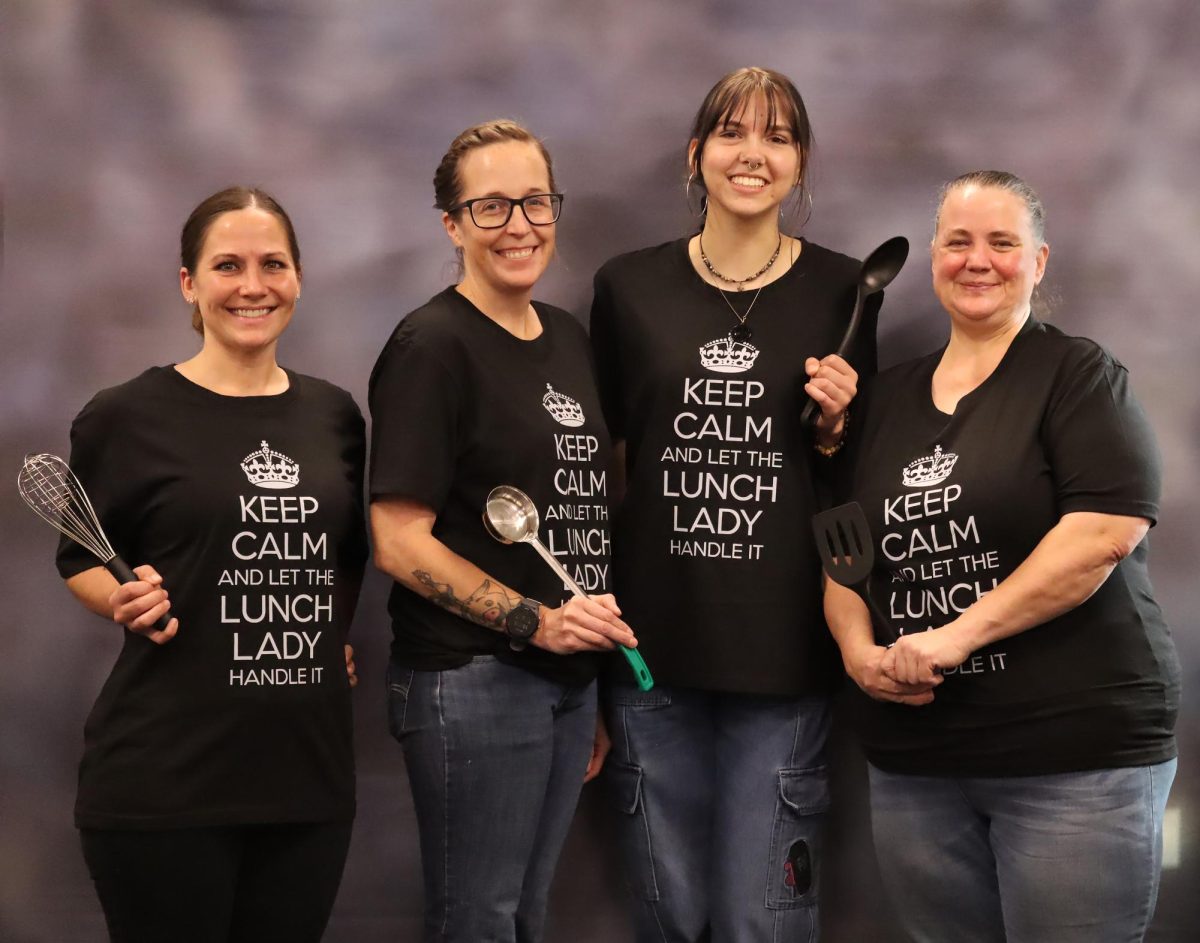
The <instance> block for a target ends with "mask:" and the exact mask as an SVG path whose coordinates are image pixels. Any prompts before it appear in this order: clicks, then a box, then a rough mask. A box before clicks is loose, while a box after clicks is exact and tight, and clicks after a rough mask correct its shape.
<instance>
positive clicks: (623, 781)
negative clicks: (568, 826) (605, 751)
mask: <svg viewBox="0 0 1200 943" xmlns="http://www.w3.org/2000/svg"><path fill="white" fill-rule="evenodd" d="M604 781H605V790H606V792H607V794H608V797H609V799H610V801H611V802H612V805H613V808H615V809H616V811H617V815H618V817H619V821H618V823H617V840H618V843H619V844H620V846H621V854H622V857H623V858H624V861H625V882H626V883H627V884H628V885H629V889H630V890H631V891H632V892H633V894H634V896H635V897H638V898H640V899H641V900H649V901H654V900H658V885H657V883H656V882H655V879H654V857H653V852H652V850H651V845H650V827H649V823H648V822H647V821H646V807H645V804H644V803H643V802H642V768H641V767H640V766H630V765H629V764H627V763H620V762H617V761H616V760H613V759H612V758H611V757H610V758H609V760H608V762H606V763H605V764H604Z"/></svg>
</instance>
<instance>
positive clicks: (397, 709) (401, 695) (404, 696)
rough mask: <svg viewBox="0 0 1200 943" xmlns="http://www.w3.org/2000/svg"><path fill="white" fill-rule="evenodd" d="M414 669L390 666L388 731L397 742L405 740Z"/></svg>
mask: <svg viewBox="0 0 1200 943" xmlns="http://www.w3.org/2000/svg"><path fill="white" fill-rule="evenodd" d="M413 674H414V672H413V669H412V668H398V667H396V666H395V665H390V664H389V665H388V669H387V693H388V705H387V709H388V730H389V731H390V732H391V734H392V736H393V737H395V738H396V739H397V740H402V739H403V738H404V721H405V719H406V718H407V716H408V692H409V689H410V688H411V687H412V682H413Z"/></svg>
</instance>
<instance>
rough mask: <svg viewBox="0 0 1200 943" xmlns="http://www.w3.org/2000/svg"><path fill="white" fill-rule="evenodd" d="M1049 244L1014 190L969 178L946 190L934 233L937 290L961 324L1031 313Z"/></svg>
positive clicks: (1001, 322)
mask: <svg viewBox="0 0 1200 943" xmlns="http://www.w3.org/2000/svg"><path fill="white" fill-rule="evenodd" d="M1049 254H1050V247H1049V246H1048V245H1046V243H1045V242H1043V241H1042V240H1041V239H1039V238H1038V237H1037V235H1036V234H1035V233H1034V231H1033V226H1032V222H1031V220H1030V215H1029V209H1028V207H1027V206H1026V205H1025V202H1024V201H1023V200H1022V199H1021V198H1020V197H1019V196H1017V195H1016V194H1015V193H1013V192H1011V191H1009V190H1004V189H1001V188H999V187H989V186H979V185H976V184H966V185H964V186H960V187H956V188H955V189H953V190H951V191H950V192H949V193H947V194H946V197H945V199H944V200H943V201H942V205H941V208H940V210H939V212H938V225H937V232H936V233H935V234H934V237H933V245H932V256H933V290H934V293H935V294H936V295H937V296H938V300H939V301H941V303H942V306H943V307H945V309H946V310H947V311H948V312H949V313H950V317H951V319H952V320H953V321H954V322H955V323H956V324H959V325H961V326H967V325H985V326H988V327H994V328H996V329H1001V328H1004V327H1006V326H1010V325H1012V324H1014V323H1021V322H1023V321H1024V320H1025V317H1026V315H1027V314H1028V313H1029V306H1030V299H1031V298H1032V296H1033V289H1034V287H1035V286H1036V285H1037V284H1038V282H1040V281H1041V280H1042V276H1043V275H1044V274H1045V271H1046V259H1047V257H1048V256H1049Z"/></svg>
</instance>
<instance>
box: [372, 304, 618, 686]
mask: <svg viewBox="0 0 1200 943" xmlns="http://www.w3.org/2000/svg"><path fill="white" fill-rule="evenodd" d="M534 307H535V309H536V310H537V313H538V317H539V318H540V319H541V323H542V333H541V334H540V335H539V336H538V337H536V338H534V339H533V340H528V341H526V340H521V339H520V338H517V337H514V336H513V335H512V334H510V333H509V332H508V331H506V330H505V329H504V328H502V327H500V325H498V324H497V323H496V322H495V321H493V320H491V318H489V317H487V315H485V314H484V313H483V312H481V311H480V310H479V309H478V308H476V307H475V306H474V305H473V304H471V302H470V301H468V300H467V299H466V298H465V297H463V296H462V295H461V294H460V293H459V292H458V291H457V290H456V289H455V288H454V287H450V288H447V289H446V290H445V291H443V292H441V293H440V294H438V295H435V296H434V297H433V298H432V299H430V300H429V302H428V303H426V304H425V305H423V306H422V307H420V308H418V309H417V310H416V311H413V312H412V313H411V314H409V315H408V316H407V317H406V318H405V319H404V320H403V321H401V322H400V325H399V326H398V327H397V328H396V330H395V331H394V332H393V334H392V336H391V338H390V339H389V340H388V342H387V344H386V345H385V346H384V348H383V352H382V353H381V354H380V355H379V360H378V362H377V363H376V364H375V369H374V371H372V374H371V384H370V405H371V417H372V430H371V445H372V448H371V485H370V490H371V497H372V499H375V498H381V497H387V496H398V497H405V498H410V499H412V500H415V501H419V502H420V503H422V504H425V505H427V506H428V507H430V508H432V509H433V511H434V513H435V514H436V516H437V519H436V521H435V523H434V527H433V535H434V536H435V537H437V538H438V540H440V541H441V542H442V543H444V544H445V545H446V546H447V547H449V548H450V549H451V550H453V551H454V552H455V553H457V554H458V555H459V556H461V557H463V558H464V559H466V560H469V561H471V562H472V563H474V564H475V565H476V566H478V567H479V568H480V569H481V570H483V572H484V573H487V574H488V575H489V576H491V577H492V578H494V579H497V580H499V581H500V582H501V583H503V584H504V585H506V586H508V587H509V588H510V589H512V590H514V591H515V592H519V593H521V594H522V595H524V596H527V597H530V598H532V599H537V600H539V601H540V602H542V603H544V604H546V605H548V606H558V605H560V604H561V603H562V602H563V601H565V600H566V599H568V598H570V591H569V590H568V589H567V588H566V587H564V586H563V582H562V580H561V579H559V578H558V577H557V576H555V575H554V573H553V571H551V570H550V568H549V567H548V566H546V564H545V562H544V561H543V560H541V559H540V558H539V557H538V555H537V553H536V552H535V550H534V549H533V548H532V547H526V546H520V545H505V544H501V543H499V542H498V541H496V540H494V539H493V538H492V537H490V536H489V535H488V533H487V532H486V530H485V529H484V525H483V509H484V502H485V500H486V498H487V495H488V492H490V491H491V490H492V489H493V488H494V487H496V486H497V485H515V486H516V487H518V488H520V489H521V490H522V491H524V492H525V493H526V494H528V495H529V496H530V498H532V499H533V502H534V504H535V505H536V506H537V508H538V512H539V514H540V517H541V540H542V543H543V544H545V545H546V547H547V548H548V549H549V550H550V552H551V553H553V554H554V555H555V557H557V558H558V561H559V562H560V563H561V564H562V565H563V566H564V567H565V568H566V570H567V572H568V573H569V574H570V575H571V576H572V577H574V579H575V581H576V582H577V583H578V584H579V585H580V587H581V588H582V589H583V590H584V591H585V592H587V593H593V594H594V593H605V592H608V587H609V578H610V574H609V551H610V539H609V527H608V481H607V476H608V467H609V462H610V456H611V446H610V443H609V439H608V433H607V431H606V430H605V427H604V420H603V416H602V414H601V411H600V403H599V399H598V397H597V394H596V383H595V378H594V374H593V369H592V364H591V358H590V355H589V351H588V344H587V336H586V334H585V333H584V330H583V328H582V327H581V326H580V325H579V323H578V322H576V321H575V319H574V318H572V317H571V316H570V315H569V314H567V313H566V312H565V311H562V310H560V309H558V308H553V307H550V306H549V305H544V304H541V303H540V302H534ZM388 612H389V613H390V614H391V617H392V631H393V635H394V639H393V642H392V658H393V660H394V661H396V663H397V664H401V665H404V666H406V667H409V668H417V669H420V670H426V671H442V670H446V669H452V668H457V667H460V666H462V665H465V664H467V663H468V662H469V661H470V660H471V658H472V657H473V656H474V655H495V656H496V657H497V658H499V659H500V660H501V661H504V662H507V663H509V664H513V665H518V666H520V667H523V668H527V669H529V670H532V671H536V672H538V673H540V674H542V675H545V676H547V677H551V678H554V679H555V680H559V681H562V682H565V683H583V682H586V681H590V680H591V679H592V678H594V677H595V675H596V669H597V660H596V657H595V656H593V655H590V654H576V655H567V656H564V655H556V654H553V653H552V652H548V651H545V650H544V649H541V648H538V647H536V646H533V645H530V646H528V647H526V648H525V649H524V650H523V651H521V652H514V651H513V650H512V649H511V648H510V647H509V644H508V637H507V636H506V635H505V634H504V633H503V632H498V631H495V630H493V629H489V628H485V627H483V626H481V625H476V624H475V623H473V622H469V621H467V620H466V619H463V618H461V617H460V616H457V615H455V614H454V613H452V612H449V611H448V610H446V609H444V608H442V607H441V606H438V605H437V604H435V603H432V602H430V601H429V600H427V599H425V598H424V597H422V596H420V595H418V594H417V593H414V592H413V591H411V590H409V589H407V588H405V587H404V586H403V585H401V584H400V583H395V584H394V585H393V587H392V593H391V597H390V599H389V602H388Z"/></svg>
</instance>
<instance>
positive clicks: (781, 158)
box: [688, 93, 803, 217]
mask: <svg viewBox="0 0 1200 943" xmlns="http://www.w3.org/2000/svg"><path fill="white" fill-rule="evenodd" d="M769 122H770V123H769ZM697 146H698V142H697V141H695V140H693V141H692V142H691V144H690V145H689V148H688V163H689V165H693V166H694V163H695V160H694V158H695V151H696V148H697ZM802 172H803V159H802V153H801V149H800V146H799V145H798V143H797V142H796V139H795V135H794V133H793V131H792V130H791V128H789V127H788V125H787V123H786V121H785V110H784V109H783V108H780V107H775V108H773V109H772V108H770V107H769V106H768V101H767V98H766V96H765V95H764V94H762V93H759V94H756V95H755V96H754V97H753V98H751V99H750V100H749V101H748V102H747V103H746V104H745V105H744V106H742V107H740V108H738V109H736V110H735V111H734V112H733V113H732V114H731V115H730V116H729V118H728V120H727V121H724V122H720V123H718V124H717V126H716V127H714V128H713V130H712V133H710V134H709V135H708V137H707V138H706V139H705V141H704V146H703V150H702V151H701V153H700V173H701V176H702V177H703V180H704V187H705V190H707V193H708V207H709V212H712V211H714V210H716V211H717V212H718V213H720V212H727V213H731V214H734V215H736V216H742V217H751V216H759V215H761V214H773V213H775V212H776V211H777V210H778V209H779V205H780V204H781V203H782V202H783V201H784V200H785V199H787V196H788V194H789V193H791V191H792V188H793V187H794V186H796V185H797V184H798V183H799V181H800V176H801V173H802Z"/></svg>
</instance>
